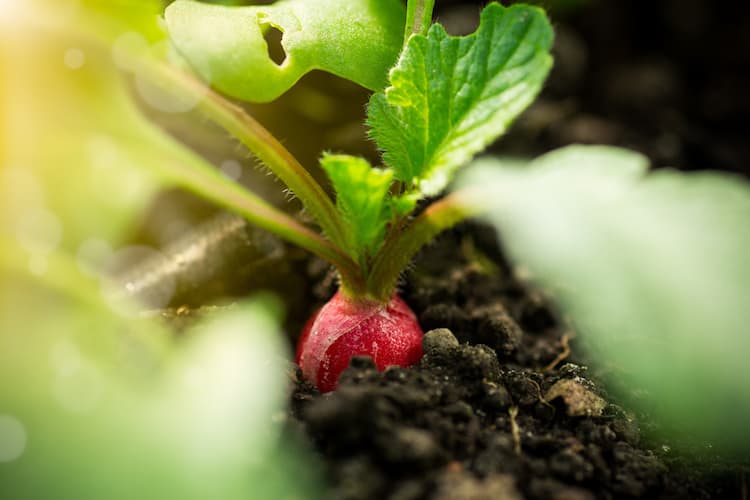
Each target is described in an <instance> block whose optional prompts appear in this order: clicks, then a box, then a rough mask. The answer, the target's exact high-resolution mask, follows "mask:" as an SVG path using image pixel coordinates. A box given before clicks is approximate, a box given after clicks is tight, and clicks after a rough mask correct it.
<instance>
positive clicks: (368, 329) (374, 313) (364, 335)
mask: <svg viewBox="0 0 750 500" xmlns="http://www.w3.org/2000/svg"><path fill="white" fill-rule="evenodd" d="M362 355H366V356H370V357H371V358H372V360H373V361H374V362H375V365H376V366H377V367H378V369H379V370H384V369H385V368H386V367H388V366H391V365H397V366H409V365H412V364H414V363H416V362H417V361H418V360H419V358H420V357H422V329H421V328H420V326H419V323H417V318H416V316H415V315H414V313H413V312H412V310H411V308H410V307H409V306H408V305H407V304H406V302H404V301H403V300H401V299H400V298H399V297H398V296H397V295H393V297H392V298H391V300H390V301H389V302H388V303H386V304H381V303H379V302H375V301H368V302H355V301H352V300H351V299H349V298H347V297H346V296H345V295H344V294H342V293H341V292H340V291H339V292H337V293H336V294H335V295H334V296H333V298H332V299H331V300H330V301H329V302H328V303H326V305H324V306H323V307H322V308H321V309H320V310H318V311H317V312H315V313H314V314H313V315H312V316H311V317H310V319H309V320H308V322H307V324H306V325H305V328H304V330H303V332H302V336H301V337H300V339H299V342H298V344H297V356H296V357H297V363H298V364H299V366H300V367H301V368H302V373H303V375H304V376H305V378H306V379H308V380H310V381H312V382H314V383H315V385H316V386H317V387H318V389H320V391H321V392H328V391H331V390H333V389H335V388H336V384H337V382H338V378H339V375H341V372H343V371H344V369H345V368H346V367H347V366H348V365H349V360H350V359H351V358H352V357H353V356H362Z"/></svg>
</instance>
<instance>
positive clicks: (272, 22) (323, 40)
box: [165, 0, 405, 102]
mask: <svg viewBox="0 0 750 500" xmlns="http://www.w3.org/2000/svg"><path fill="white" fill-rule="evenodd" d="M165 16H166V21H167V26H168V28H169V33H170V35H171V37H172V40H173V42H174V43H175V45H176V46H177V48H178V50H179V51H180V52H181V53H182V54H183V55H184V56H185V58H186V59H187V60H188V61H189V62H190V64H191V65H192V66H193V67H194V68H195V69H196V70H197V71H198V73H200V75H201V76H202V77H203V78H204V79H205V80H206V81H208V82H210V83H211V84H212V85H213V86H214V87H216V88H217V89H219V90H221V91H222V92H225V93H226V94H228V95H231V96H233V97H236V98H239V99H244V100H247V101H253V102H267V101H271V100H273V99H275V98H277V97H278V96H280V95H281V94H283V93H284V92H286V91H287V90H288V89H289V88H290V87H291V86H292V85H294V84H295V83H296V82H297V80H299V79H300V78H301V77H302V76H303V75H305V74H306V73H308V72H309V71H311V70H314V69H320V70H323V71H327V72H329V73H333V74H334V75H338V76H340V77H343V78H346V79H349V80H352V81H354V82H356V83H358V84H360V85H362V86H364V87H367V88H369V89H373V90H376V89H381V88H383V87H384V86H385V83H386V74H387V72H388V69H389V68H390V67H391V66H392V65H393V63H394V61H395V60H396V58H397V57H398V53H399V50H400V49H401V45H402V40H403V32H402V29H403V23H404V17H405V10H404V6H403V4H402V2H401V1H400V0H281V1H278V2H276V3H274V4H272V5H258V6H247V7H226V6H221V5H210V4H205V3H200V2H196V1H194V0H177V1H176V2H174V3H173V4H172V5H170V6H169V7H168V8H167V10H166V14H165ZM271 27H274V28H276V29H278V30H280V31H281V32H282V33H283V36H282V41H281V45H282V46H283V48H284V52H285V54H286V59H285V60H284V61H283V63H282V64H280V65H279V64H276V62H274V61H273V60H272V59H271V58H270V57H269V54H268V44H267V42H266V39H265V38H264V33H265V32H266V31H267V30H268V29H270V28H271Z"/></svg>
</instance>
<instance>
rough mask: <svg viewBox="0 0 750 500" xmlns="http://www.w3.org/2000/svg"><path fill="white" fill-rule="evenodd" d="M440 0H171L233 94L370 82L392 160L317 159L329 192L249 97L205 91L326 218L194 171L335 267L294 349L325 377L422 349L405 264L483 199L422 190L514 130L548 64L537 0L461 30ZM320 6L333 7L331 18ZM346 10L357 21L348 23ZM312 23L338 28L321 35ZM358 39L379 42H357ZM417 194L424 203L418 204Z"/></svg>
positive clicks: (373, 114) (373, 126)
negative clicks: (446, 22)
mask: <svg viewBox="0 0 750 500" xmlns="http://www.w3.org/2000/svg"><path fill="white" fill-rule="evenodd" d="M385 4H387V5H385ZM433 5H434V0H409V2H408V5H407V7H406V10H405V11H404V8H403V6H402V4H401V3H400V2H398V1H390V0H389V1H388V2H383V1H382V0H357V1H347V2H344V3H342V2H341V1H340V0H315V1H310V0H305V1H304V2H303V1H301V0H282V1H280V2H277V3H276V4H274V5H270V6H253V7H221V6H214V5H207V4H200V3H197V2H194V1H192V0H178V1H177V2H175V3H173V4H172V5H171V6H170V7H169V8H168V9H167V13H166V21H167V26H168V28H169V30H170V35H171V36H172V39H173V41H174V43H175V45H176V46H177V48H178V50H180V52H181V53H182V54H183V56H184V57H185V58H186V59H187V60H188V61H189V62H190V63H191V64H192V66H193V67H194V68H195V69H196V71H198V73H200V74H201V75H202V76H203V77H204V78H205V79H207V80H210V81H211V82H212V83H213V84H214V86H215V87H217V88H219V89H221V90H222V91H223V92H225V93H227V94H230V95H232V96H234V97H238V98H243V99H247V100H256V101H257V100H261V101H262V100H270V99H273V98H275V97H276V96H277V95H279V94H281V93H283V92H284V91H285V90H286V89H287V88H289V87H290V86H291V85H293V84H294V82H295V81H296V80H297V79H298V78H300V77H301V76H302V75H303V74H304V73H305V72H307V71H309V70H310V69H313V68H322V69H325V70H328V71H330V72H333V73H335V74H338V75H340V76H344V77H346V78H349V79H351V80H353V81H355V82H357V83H360V84H362V85H364V86H366V87H368V88H371V89H372V90H374V91H375V92H374V94H373V95H372V98H371V100H370V104H369V107H368V119H367V121H368V125H369V130H370V136H371V138H372V139H373V140H374V141H375V142H376V144H377V146H378V147H379V149H380V150H381V151H382V158H383V163H384V165H383V166H380V167H373V166H372V165H370V163H369V162H368V161H367V160H365V159H364V158H358V157H353V156H349V155H344V154H330V153H326V154H324V155H323V157H322V158H321V160H320V165H321V167H322V169H323V170H324V171H325V172H326V174H327V175H328V178H329V179H330V182H331V185H332V187H333V190H334V191H335V194H336V198H335V204H334V202H333V201H331V199H330V198H329V197H328V195H327V194H326V192H325V191H324V189H323V188H322V187H321V186H320V185H318V183H317V182H316V181H315V180H314V179H313V178H312V176H310V175H309V173H308V172H307V171H306V170H305V169H304V168H302V167H301V165H300V164H299V162H298V161H297V160H296V159H295V158H294V157H293V156H292V155H291V153H289V152H288V151H287V150H286V149H285V148H284V147H283V146H282V145H281V144H280V142H279V141H278V140H276V139H275V138H274V137H273V136H271V135H270V134H269V133H268V132H267V131H266V130H265V129H263V128H262V127H261V126H260V125H259V124H258V123H257V122H255V121H254V120H253V119H252V118H251V117H250V116H248V115H247V114H246V113H244V111H241V110H240V109H239V108H236V107H234V106H232V105H231V104H229V103H228V102H227V101H226V100H224V99H223V98H222V97H220V96H219V95H217V94H214V93H212V92H209V93H208V94H207V97H205V98H204V99H203V100H202V101H201V104H200V107H201V109H202V110H203V111H204V113H205V114H206V115H207V116H208V117H209V118H211V119H213V120H214V121H216V122H217V123H219V124H220V125H223V126H224V127H225V128H226V129H227V130H229V131H230V133H232V134H234V135H235V136H236V137H237V138H239V139H240V140H241V141H242V142H243V143H244V144H245V145H246V146H248V147H249V149H250V150H251V151H252V152H253V153H254V154H255V155H256V156H257V157H258V158H259V159H260V160H261V161H262V162H264V164H265V165H266V166H267V167H268V168H269V169H270V170H271V171H273V172H274V173H275V174H276V175H277V176H278V177H279V178H280V179H281V180H282V181H283V182H284V183H285V184H286V185H287V186H288V187H289V188H290V189H291V190H292V191H293V192H294V194H295V195H296V196H297V197H298V198H299V199H300V201H301V202H302V203H303V204H304V206H305V207H306V209H307V211H308V212H309V213H310V215H311V216H312V217H313V218H314V219H315V220H316V222H317V223H318V224H319V226H320V228H321V229H322V233H323V236H322V237H321V236H320V235H317V234H315V233H314V232H312V231H311V230H310V229H308V228H307V227H304V226H302V225H300V224H299V223H298V222H296V221H294V220H293V219H291V218H289V217H288V216H286V215H284V214H282V213H280V212H278V211H277V210H276V209H274V208H273V207H270V206H268V205H267V204H265V203H264V202H263V201H262V200H259V199H257V198H255V197H252V196H250V194H249V193H243V194H242V195H241V196H240V195H239V193H238V190H239V188H236V187H229V186H224V188H222V189H217V190H215V191H211V189H212V188H211V187H210V186H209V187H206V185H205V184H204V185H203V186H201V187H196V189H198V190H200V191H201V192H202V193H203V194H204V195H207V196H209V197H211V198H213V199H215V200H217V201H220V202H221V203H223V204H224V205H225V206H229V207H231V208H233V209H234V210H236V211H238V212H240V213H242V214H243V215H245V216H246V217H247V218H248V219H249V220H250V221H251V222H253V223H255V224H257V225H259V226H261V227H263V228H265V229H268V230H270V231H273V232H275V233H276V234H279V235H280V236H282V237H284V238H286V239H287V240H289V241H291V242H293V243H296V244H298V245H300V246H301V247H303V248H306V249H307V250H310V251H311V252H313V253H315V254H317V255H318V256H320V257H322V258H324V259H326V260H328V261H329V262H330V263H331V264H332V265H333V266H334V267H335V268H336V269H337V271H338V276H339V290H338V292H337V293H336V294H335V295H334V296H333V298H332V299H331V300H330V301H329V302H328V303H327V304H325V305H324V306H323V307H322V308H321V309H320V310H319V311H318V312H316V313H315V314H314V315H313V317H312V318H311V319H310V320H309V321H308V324H307V326H306V327H305V330H304V332H303V334H302V336H301V338H300V340H299V345H298V349H297V361H298V363H299V365H300V366H301V368H302V372H303V374H304V375H305V377H306V378H307V379H308V380H310V381H311V382H314V383H315V384H316V385H317V387H318V388H319V389H320V390H321V391H329V390H332V389H334V388H335V387H336V383H337V380H338V378H339V375H340V373H341V372H342V371H343V370H344V368H345V367H346V366H347V365H348V363H349V360H350V359H351V357H352V356H355V355H369V356H371V357H372V359H373V361H374V362H375V364H376V365H377V367H378V368H379V369H381V370H382V369H384V368H385V367H386V366H388V365H400V366H408V365H410V364H413V363H414V362H416V361H417V360H418V359H419V358H420V356H421V336H422V331H421V329H420V326H419V324H418V323H417V319H416V316H415V314H414V313H413V312H412V310H411V309H410V308H409V306H408V305H407V304H406V303H405V302H404V301H403V300H401V298H399V297H398V294H397V285H398V280H399V276H400V275H401V273H402V271H403V270H404V268H405V267H406V266H407V265H408V263H409V261H410V260H411V259H412V257H413V256H414V255H415V253H416V252H417V251H418V250H419V249H420V248H421V247H422V246H423V245H424V244H426V243H428V242H429V241H431V240H432V239H433V238H434V237H435V236H436V235H437V234H438V233H440V232H441V231H443V230H445V229H447V228H449V227H451V226H453V225H454V224H456V223H457V222H459V221H461V220H463V219H465V218H467V217H470V216H472V215H474V213H475V208H473V206H472V205H471V204H468V203H464V202H462V199H461V195H460V194H454V195H450V196H447V197H444V198H442V199H441V200H439V201H437V202H435V203H432V204H430V205H428V206H426V207H423V206H422V204H421V203H420V202H421V201H422V200H424V199H425V198H427V197H434V196H437V195H439V194H441V192H442V191H443V190H444V189H445V187H446V186H447V185H448V183H449V182H450V180H451V179H452V177H453V175H454V173H455V172H456V170H457V169H458V168H459V167H461V166H462V165H464V164H466V163H468V162H469V161H470V160H471V159H472V158H473V156H474V155H475V154H477V153H479V152H481V151H482V150H483V149H484V148H485V147H486V146H487V145H488V144H490V143H491V142H492V141H494V140H495V139H497V138H498V137H499V136H500V135H501V134H503V133H504V132H505V130H506V128H507V127H508V126H509V124H510V123H511V122H512V121H513V119H514V118H515V117H517V116H518V115H519V114H520V113H521V112H522V111H523V110H524V109H525V108H526V107H527V106H528V105H529V104H530V103H531V102H532V100H533V99H534V98H535V96H536V95H537V94H538V92H539V90H540V88H541V86H542V83H543V82H544V79H545V78H546V76H547V74H548V72H549V69H550V67H551V64H552V59H551V56H550V54H549V51H550V46H551V43H552V29H551V27H550V24H549V22H548V20H547V18H546V16H545V14H544V12H543V11H542V10H541V9H538V8H536V7H531V6H526V5H514V6H512V7H507V8H506V7H503V6H502V5H500V4H498V3H491V4H489V5H488V6H487V7H486V8H485V9H484V10H483V11H482V13H481V21H480V24H479V27H478V28H477V30H476V32H475V33H473V34H470V35H468V36H463V37H454V36H449V35H448V34H447V33H446V31H445V29H444V28H443V27H442V26H441V25H440V24H433V23H432V9H433ZM320 12H323V13H325V12H332V13H331V16H334V17H332V18H331V20H330V22H331V24H330V25H327V26H326V25H325V22H321V15H320ZM334 12H335V14H334ZM321 23H322V24H321ZM342 23H343V24H342ZM347 23H348V24H347ZM351 25H357V26H359V27H361V28H362V29H361V30H360V31H357V32H356V33H353V30H351V29H348V27H350V26H351ZM404 26H405V29H404V30H403V31H402V27H404ZM270 27H273V28H275V29H278V30H280V31H282V33H283V39H282V45H283V48H284V49H285V55H286V58H285V60H284V61H283V62H282V63H281V64H277V63H275V62H269V60H268V55H267V47H266V42H265V40H264V39H263V38H262V37H263V33H264V31H267V30H268V29H270ZM316 29H321V30H323V29H327V30H332V32H333V33H334V34H335V36H334V37H333V38H332V37H330V36H329V37H325V38H324V40H323V42H322V45H321V42H320V40H319V39H320V37H317V38H316V37H315V36H314V35H315V34H316V33H315V30H316ZM401 33H404V35H403V37H402V36H401ZM201 34H203V35H201ZM336 37H338V38H336ZM394 40H395V42H394ZM331 43H333V47H332V46H331ZM363 51H364V52H367V51H370V56H369V57H367V58H362V57H361V55H362V53H364V52H363ZM342 61H344V62H345V63H346V64H342ZM394 61H395V66H393V67H392V68H391V69H390V71H388V68H390V67H391V66H392V65H393V62H394ZM373 68H374V69H373ZM378 68H380V69H378ZM156 73H157V74H155V79H156V80H162V81H164V80H170V81H171V82H172V84H176V86H177V87H180V88H182V89H183V90H186V91H187V92H189V93H194V94H197V93H200V92H206V90H205V89H202V88H201V86H200V84H198V83H196V82H192V81H191V80H190V79H189V78H186V77H185V76H184V75H181V74H180V75H178V74H177V73H174V72H169V71H157V72H156ZM265 73H267V74H268V75H269V78H268V80H267V82H264V81H263V79H262V76H263V75H264V74H265ZM260 87H262V89H261V88H260ZM214 181H215V179H214ZM222 190H223V191H225V193H222V192H221V191H222ZM230 192H231V193H232V194H233V196H232V197H231V199H229V200H228V199H227V197H226V194H227V193H230ZM240 197H241V198H242V200H244V204H243V203H240V202H238V201H237V200H238V199H239V198H240ZM233 200H234V201H233ZM418 206H419V207H420V208H422V209H423V210H422V211H421V213H420V214H419V215H418V216H416V217H415V216H414V214H415V211H416V210H417V207H418Z"/></svg>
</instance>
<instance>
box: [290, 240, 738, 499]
mask: <svg viewBox="0 0 750 500" xmlns="http://www.w3.org/2000/svg"><path fill="white" fill-rule="evenodd" d="M493 239H494V237H493V236H492V235H491V233H489V232H487V231H485V230H481V229H477V228H476V227H472V226H465V227H462V228H458V229H457V230H454V231H452V232H451V233H449V234H446V235H444V236H443V238H441V240H440V241H439V242H438V243H437V244H436V245H434V246H432V247H430V248H428V249H427V250H425V251H424V252H423V253H422V255H421V256H420V257H419V258H418V260H417V264H416V265H415V266H414V268H413V269H412V270H411V271H410V272H409V273H408V279H407V280H406V282H405V283H404V286H403V296H404V298H405V299H406V300H407V301H408V302H409V303H410V304H411V305H412V306H413V307H414V310H415V312H416V313H417V314H418V316H419V318H420V321H421V323H422V325H423V326H424V327H425V329H433V330H432V331H430V332H428V333H427V334H426V335H425V340H424V350H425V355H424V357H423V359H422V361H421V362H420V363H419V365H417V366H414V367H411V368H406V369H405V368H397V367H394V368H390V369H388V370H386V371H385V372H384V373H379V372H378V371H377V370H376V369H375V367H374V365H373V363H372V361H371V360H370V359H369V358H366V357H363V358H355V359H354V360H353V361H352V363H351V366H350V368H349V369H348V370H347V371H346V372H344V374H343V376H342V379H341V381H340V385H339V388H338V389H337V390H336V391H334V392H332V393H329V394H326V395H320V394H319V393H317V391H316V390H315V389H313V388H311V387H310V385H309V384H307V383H306V382H304V381H303V380H302V379H301V377H300V376H299V373H298V374H297V379H296V381H295V388H294V392H293V395H292V403H291V411H292V414H293V416H294V418H295V419H296V420H297V421H298V422H299V424H301V426H302V427H303V429H304V431H305V433H306V434H307V436H309V438H310V440H311V441H312V443H313V447H314V448H315V449H316V450H317V451H318V453H319V455H320V456H321V458H322V459H323V462H324V464H325V468H326V471H327V475H328V479H329V481H330V491H329V494H328V497H329V498H337V499H386V498H388V499H399V500H406V499H420V498H431V499H499V498H508V499H516V498H533V499H581V500H583V499H594V498H633V497H647V498H670V499H672V498H696V499H700V498H741V496H740V495H741V488H742V487H743V486H742V483H741V481H740V480H739V476H737V475H736V473H735V472H734V471H732V470H731V469H726V470H725V471H724V472H723V473H714V474H709V473H707V472H706V473H703V474H698V473H696V472H691V473H690V474H688V473H687V472H686V469H684V468H682V467H681V466H679V465H678V463H677V462H675V461H674V460H673V458H672V457H671V456H670V453H669V447H668V446H666V445H664V444H663V443H660V442H656V441H647V440H644V439H642V437H641V430H640V429H641V424H642V422H640V421H639V420H638V419H637V418H636V417H635V416H634V415H632V414H629V413H628V411H627V410H626V409H623V408H621V407H619V406H618V405H616V404H614V403H613V399H611V398H610V396H609V395H608V394H607V393H606V391H605V390H604V388H603V387H602V386H601V385H600V384H599V383H598V382H597V381H595V380H593V379H592V377H590V376H589V374H588V371H587V369H586V367H585V366H582V365H581V364H580V360H579V359H578V358H577V357H576V355H575V354H571V355H569V356H566V354H565V353H566V349H565V347H564V346H565V345H566V344H567V342H568V341H570V343H571V344H573V347H574V349H573V352H574V353H575V339H574V338H572V332H570V331H568V330H566V329H565V328H564V327H563V326H562V323H561V322H560V321H558V320H557V319H556V318H555V315H554V313H553V312H552V310H551V309H550V308H549V307H548V305H547V304H546V303H545V301H544V300H543V299H542V298H541V297H540V296H539V295H538V294H537V293H535V292H533V291H531V290H529V289H528V288H526V287H525V286H524V285H523V284H522V283H521V282H519V280H518V279H516V278H515V277H514V274H513V273H512V272H511V270H510V269H509V268H508V267H507V266H506V265H505V264H504V263H503V262H504V261H503V260H502V256H501V255H500V253H499V250H498V249H497V246H496V245H495V244H494V241H493ZM490 263H499V264H490ZM324 288H325V286H322V287H321V289H320V292H321V294H322V295H323V296H324V295H325V293H326V292H325V291H324V290H323V289H324ZM447 328H449V329H447ZM646 424H648V422H646Z"/></svg>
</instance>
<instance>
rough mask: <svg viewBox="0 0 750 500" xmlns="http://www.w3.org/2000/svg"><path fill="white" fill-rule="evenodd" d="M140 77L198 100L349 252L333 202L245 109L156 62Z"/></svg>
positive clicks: (143, 67) (147, 64) (142, 69)
mask: <svg viewBox="0 0 750 500" xmlns="http://www.w3.org/2000/svg"><path fill="white" fill-rule="evenodd" d="M139 62H140V65H139V68H138V71H139V75H141V76H143V77H146V78H148V79H149V80H150V81H152V83H154V84H156V85H158V86H160V87H164V88H166V89H168V90H169V91H170V92H179V93H182V94H183V96H184V97H186V98H188V99H193V100H197V101H198V104H197V109H198V110H199V111H200V112H201V113H203V114H204V115H205V116H206V117H207V118H208V119H210V120H211V121H213V122H215V123H216V124H217V125H219V126H221V127H222V128H224V129H225V130H226V131H227V132H229V133H230V134H232V135H233V136H234V137H235V138H237V139H238V140H239V141H240V142H242V143H243V144H244V145H245V146H246V147H247V148H248V149H249V150H250V151H251V152H252V153H253V154H254V155H255V156H256V157H257V158H258V159H259V160H260V161H262V162H263V164H264V165H265V166H267V167H268V168H269V169H270V170H271V171H272V172H273V173H274V174H275V175H276V176H277V177H278V178H279V179H281V181H282V182H283V183H284V184H286V186H287V187H288V188H289V189H290V190H291V191H292V192H293V193H294V194H295V195H296V196H297V197H298V198H299V199H300V201H301V202H302V204H303V205H304V206H305V208H306V209H307V210H308V211H309V212H310V214H311V215H312V217H313V218H314V219H315V220H316V221H317V222H318V224H320V227H321V229H322V230H323V233H324V234H325V235H326V236H327V237H328V238H329V239H330V240H331V241H332V242H333V243H334V245H336V246H338V247H340V248H346V246H345V241H346V240H345V236H344V231H343V228H344V224H343V221H342V220H341V216H340V215H339V213H338V212H337V211H336V207H335V206H334V204H333V202H332V201H331V199H330V198H329V196H328V195H327V194H326V192H325V191H324V190H323V188H322V187H321V186H320V184H318V183H317V182H316V181H315V179H314V178H313V177H312V176H311V175H310V173H309V172H308V171H307V170H306V169H305V168H304V167H303V166H302V165H301V164H300V163H299V161H297V159H296V158H295V157H294V156H293V155H292V153H290V152H289V150H288V149H286V148H285V147H284V146H283V145H282V144H281V143H280V142H279V141H278V139H276V138H275V137H274V136H273V135H272V134H271V133H270V132H269V131H268V130H266V129H265V128H264V127H263V126H262V125H261V124H260V123H258V121H256V120H255V119H254V118H253V117H252V116H250V115H249V114H248V113H247V112H245V110H244V109H242V108H240V107H239V106H237V105H235V104H233V103H232V102H230V101H229V100H227V99H225V98H224V97H222V96H221V95H219V94H217V93H216V92H214V91H212V90H211V89H209V88H208V87H206V86H205V85H204V84H203V83H201V82H199V81H198V80H196V79H195V78H193V77H192V76H190V75H188V74H186V73H184V72H182V71H179V70H176V69H174V68H172V67H169V66H167V65H165V64H161V63H158V62H155V61H148V62H145V61H143V59H141V60H140V61H139Z"/></svg>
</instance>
